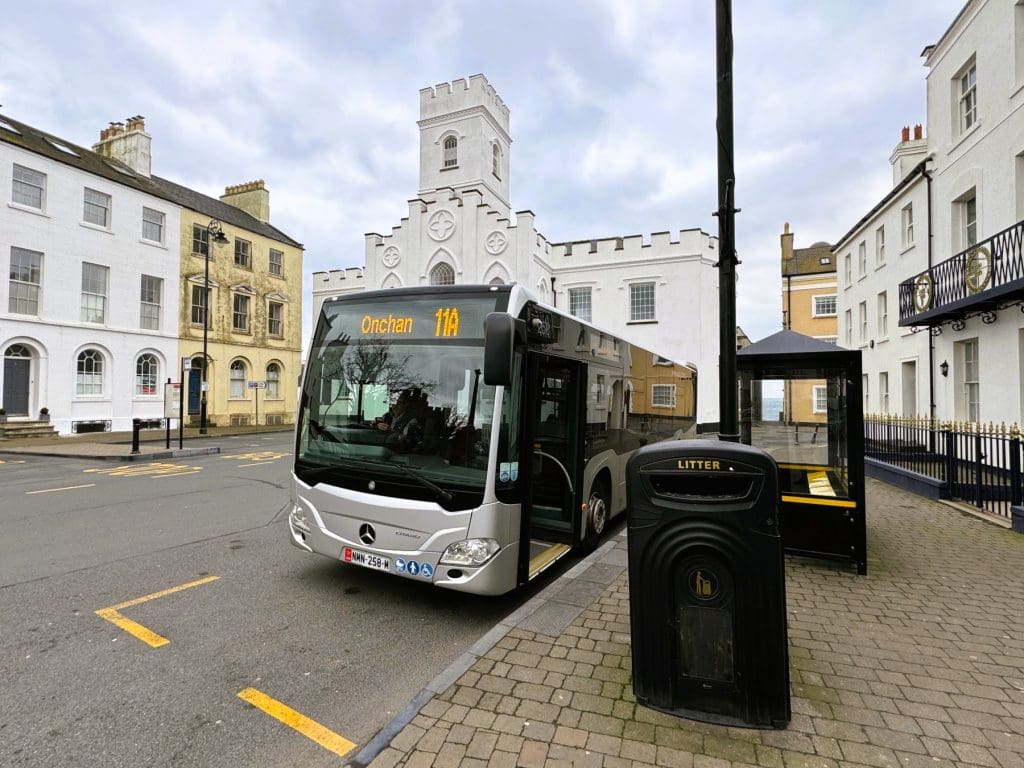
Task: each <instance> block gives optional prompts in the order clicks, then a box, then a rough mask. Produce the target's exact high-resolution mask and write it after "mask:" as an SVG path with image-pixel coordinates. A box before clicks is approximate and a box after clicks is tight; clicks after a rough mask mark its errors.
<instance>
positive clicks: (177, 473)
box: [149, 467, 202, 480]
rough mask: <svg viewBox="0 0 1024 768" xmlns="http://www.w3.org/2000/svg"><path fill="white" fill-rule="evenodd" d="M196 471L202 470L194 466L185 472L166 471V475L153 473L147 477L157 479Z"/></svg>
mask: <svg viewBox="0 0 1024 768" xmlns="http://www.w3.org/2000/svg"><path fill="white" fill-rule="evenodd" d="M197 472H202V470H201V469H200V468H199V467H196V468H195V469H189V470H187V471H185V472H168V473H167V474H166V475H153V476H152V477H150V478H149V479H150V480H159V479H160V478H161V477H178V476H179V475H194V474H196V473H197Z"/></svg>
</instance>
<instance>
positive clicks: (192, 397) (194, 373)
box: [188, 368, 203, 416]
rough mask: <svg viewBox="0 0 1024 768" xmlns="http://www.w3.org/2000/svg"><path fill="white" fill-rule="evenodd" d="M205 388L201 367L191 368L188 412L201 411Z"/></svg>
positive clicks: (192, 413) (189, 373) (194, 413)
mask: <svg viewBox="0 0 1024 768" xmlns="http://www.w3.org/2000/svg"><path fill="white" fill-rule="evenodd" d="M202 388H203V372H202V370H201V369H199V368H189V371H188V412H189V414H191V415H193V416H194V415H196V414H198V413H199V406H200V400H201V395H202Z"/></svg>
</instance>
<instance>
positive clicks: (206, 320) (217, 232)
mask: <svg viewBox="0 0 1024 768" xmlns="http://www.w3.org/2000/svg"><path fill="white" fill-rule="evenodd" d="M227 241H228V239H227V237H225V236H224V232H223V231H222V229H221V225H220V222H219V221H218V220H217V219H211V220H210V223H209V224H207V225H206V263H205V267H204V269H203V379H202V384H201V385H200V391H199V434H200V435H205V434H206V370H207V369H208V368H209V367H210V357H209V355H208V354H207V352H206V347H207V337H208V336H209V332H210V259H211V258H212V256H213V244H214V243H226V242H227Z"/></svg>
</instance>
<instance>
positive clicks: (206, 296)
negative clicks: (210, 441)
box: [199, 226, 211, 435]
mask: <svg viewBox="0 0 1024 768" xmlns="http://www.w3.org/2000/svg"><path fill="white" fill-rule="evenodd" d="M206 233H207V237H206V263H205V264H204V269H203V378H202V383H201V384H200V385H199V434H200V435H205V434H206V369H207V368H208V367H209V360H210V358H209V357H207V355H206V341H207V336H208V335H209V331H210V248H211V244H210V237H209V233H210V228H209V226H207V228H206Z"/></svg>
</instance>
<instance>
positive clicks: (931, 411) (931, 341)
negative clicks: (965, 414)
mask: <svg viewBox="0 0 1024 768" xmlns="http://www.w3.org/2000/svg"><path fill="white" fill-rule="evenodd" d="M921 173H922V174H924V177H925V179H927V180H928V270H929V274H930V272H931V268H932V257H933V256H932V240H933V237H934V235H933V234H932V174H931V172H930V171H928V170H927V169H925V170H922V171H921ZM928 415H929V418H930V419H931V420H932V421H934V420H935V337H934V336H932V329H931V326H929V327H928Z"/></svg>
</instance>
